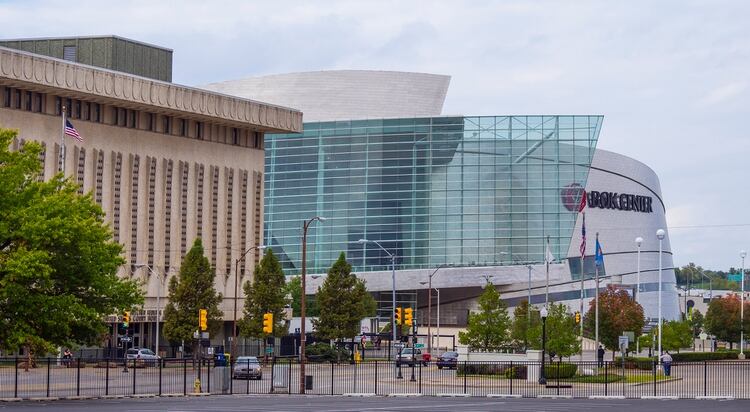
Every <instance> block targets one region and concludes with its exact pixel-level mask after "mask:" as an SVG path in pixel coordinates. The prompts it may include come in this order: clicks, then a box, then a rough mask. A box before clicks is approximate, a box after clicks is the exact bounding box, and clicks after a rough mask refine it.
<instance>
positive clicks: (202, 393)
mask: <svg viewBox="0 0 750 412" xmlns="http://www.w3.org/2000/svg"><path fill="white" fill-rule="evenodd" d="M187 396H211V394H210V393H208V392H198V393H190V392H188V394H187Z"/></svg>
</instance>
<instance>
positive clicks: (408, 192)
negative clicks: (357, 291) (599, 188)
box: [265, 116, 602, 275]
mask: <svg viewBox="0 0 750 412" xmlns="http://www.w3.org/2000/svg"><path fill="white" fill-rule="evenodd" d="M601 123H602V117H601V116H484V117H434V118H408V119H381V120H352V121H344V122H317V123H305V124H304V132H303V133H298V134H275V135H273V134H268V135H266V175H265V184H266V186H265V244H266V245H269V246H270V247H272V248H273V250H274V253H277V254H278V256H280V259H281V260H282V264H283V266H284V269H285V271H286V273H287V274H290V275H291V274H298V272H299V267H300V258H301V256H300V255H301V236H302V223H303V221H304V220H305V219H309V218H311V217H314V216H323V217H325V218H326V219H327V220H326V221H325V222H322V223H316V224H315V225H314V226H313V228H312V229H311V230H310V232H309V233H308V268H309V269H308V273H311V274H312V273H324V272H326V271H327V269H328V267H329V266H330V265H331V263H332V262H333V261H334V260H335V259H336V258H338V255H339V254H340V253H341V252H345V253H346V255H347V258H348V260H349V262H351V263H352V265H353V266H354V271H355V272H357V271H360V272H361V271H381V270H389V269H390V258H388V256H387V254H386V253H384V252H383V251H381V250H380V248H378V247H377V246H376V245H372V244H370V245H368V246H367V247H366V248H365V247H364V245H362V244H359V243H358V242H357V240H358V239H361V238H366V239H369V240H376V241H378V242H379V243H380V244H381V245H383V247H384V248H386V249H388V250H389V251H391V252H392V253H393V252H395V254H396V256H397V260H396V264H397V269H421V268H430V267H432V268H434V267H436V266H438V265H441V264H453V265H455V266H489V265H509V264H518V263H521V262H541V261H543V259H544V252H545V247H546V239H547V237H549V240H550V244H551V248H552V253H553V254H554V255H555V256H556V257H558V258H561V257H564V256H565V255H566V254H567V251H568V245H569V242H570V237H571V234H572V229H573V226H574V225H575V219H576V217H577V213H576V210H575V207H571V205H570V199H569V198H570V193H571V190H573V192H574V193H575V189H579V190H580V188H583V187H585V184H586V177H587V176H588V171H589V166H590V165H591V159H592V156H593V154H594V150H595V147H596V142H597V138H598V135H599V131H600V128H601ZM566 199H567V201H566ZM570 209H573V210H570Z"/></svg>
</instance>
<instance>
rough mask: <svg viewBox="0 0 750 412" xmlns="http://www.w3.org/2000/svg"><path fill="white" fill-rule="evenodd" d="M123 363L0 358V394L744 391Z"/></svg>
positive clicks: (294, 365)
mask: <svg viewBox="0 0 750 412" xmlns="http://www.w3.org/2000/svg"><path fill="white" fill-rule="evenodd" d="M239 359H240V361H239V362H234V363H231V364H229V365H226V366H224V365H222V364H220V363H217V362H215V361H213V360H210V361H207V360H202V361H197V360H196V361H194V360H192V359H158V360H138V359H136V360H128V361H127V362H125V361H124V360H122V359H119V360H112V359H90V358H75V359H70V360H64V359H58V358H43V359H36V361H35V362H34V363H33V364H32V365H28V364H27V359H26V358H5V359H0V398H24V399H29V398H44V397H73V396H91V397H105V396H118V395H123V396H132V395H170V394H175V395H187V394H188V393H195V392H201V393H211V394H267V393H293V394H296V393H300V392H301V391H304V392H305V393H308V394H316V395H342V394H347V393H371V394H376V395H390V394H396V393H402V394H403V393H419V394H423V395H427V396H437V395H441V394H466V395H469V396H492V395H503V396H505V395H513V396H523V397H536V396H539V395H555V396H570V397H575V398H579V397H590V396H617V397H625V398H640V397H648V396H657V397H678V398H695V397H733V398H750V362H745V361H704V362H684V363H672V364H671V365H669V367H667V365H658V364H656V363H655V362H650V363H645V362H638V363H634V362H626V364H625V365H623V364H622V363H614V362H604V363H601V364H600V363H597V362H574V363H569V362H561V361H555V362H552V363H546V364H545V365H544V367H542V364H541V363H540V362H458V363H456V364H449V363H446V364H440V363H437V362H435V361H434V360H433V361H431V362H428V363H426V364H423V363H420V362H417V363H416V364H414V365H409V364H408V363H403V364H401V365H400V366H399V365H397V364H396V363H394V362H389V361H377V360H375V361H363V362H359V363H353V364H352V363H330V362H328V363H310V362H308V363H306V365H305V376H304V377H302V376H300V364H299V363H298V362H297V361H296V360H294V359H275V360H273V361H269V362H267V363H265V364H263V359H261V360H260V363H256V362H254V361H252V360H245V359H244V358H239Z"/></svg>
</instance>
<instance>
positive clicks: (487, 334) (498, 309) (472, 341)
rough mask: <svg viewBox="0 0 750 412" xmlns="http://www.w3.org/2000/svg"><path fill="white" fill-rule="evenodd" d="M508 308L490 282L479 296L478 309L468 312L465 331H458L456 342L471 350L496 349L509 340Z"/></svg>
mask: <svg viewBox="0 0 750 412" xmlns="http://www.w3.org/2000/svg"><path fill="white" fill-rule="evenodd" d="M509 328H510V317H509V316H508V308H507V306H506V304H505V302H503V300H502V299H500V294H499V293H497V289H495V286H493V285H492V284H491V283H489V282H488V283H487V285H486V287H485V288H484V292H483V293H482V294H481V295H480V296H479V311H478V312H476V313H470V314H469V322H468V325H467V326H466V331H465V332H464V331H461V332H458V342H459V343H460V344H462V345H467V346H469V348H471V349H473V350H481V351H497V350H500V349H501V348H503V347H504V346H506V345H507V344H508V343H509V342H510V334H509V333H508V329H509Z"/></svg>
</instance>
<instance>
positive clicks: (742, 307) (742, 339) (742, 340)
mask: <svg viewBox="0 0 750 412" xmlns="http://www.w3.org/2000/svg"><path fill="white" fill-rule="evenodd" d="M745 256H747V252H746V251H744V250H741V251H740V257H741V258H742V266H741V269H740V276H742V281H741V282H740V291H741V292H740V355H739V356H738V357H739V359H745Z"/></svg>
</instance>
